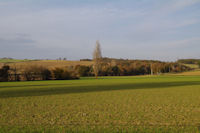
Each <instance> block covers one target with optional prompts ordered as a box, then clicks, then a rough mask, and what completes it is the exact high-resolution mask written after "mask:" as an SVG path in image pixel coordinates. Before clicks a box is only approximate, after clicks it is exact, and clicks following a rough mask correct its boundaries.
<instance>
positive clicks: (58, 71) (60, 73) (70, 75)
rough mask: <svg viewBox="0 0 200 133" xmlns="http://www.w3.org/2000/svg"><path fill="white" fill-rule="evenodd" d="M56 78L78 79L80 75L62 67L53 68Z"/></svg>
mask: <svg viewBox="0 0 200 133" xmlns="http://www.w3.org/2000/svg"><path fill="white" fill-rule="evenodd" d="M52 73H53V77H54V79H55V80H67V79H78V78H79V77H78V75H77V74H76V73H75V72H74V71H67V70H66V69H62V68H55V69H54V70H52Z"/></svg>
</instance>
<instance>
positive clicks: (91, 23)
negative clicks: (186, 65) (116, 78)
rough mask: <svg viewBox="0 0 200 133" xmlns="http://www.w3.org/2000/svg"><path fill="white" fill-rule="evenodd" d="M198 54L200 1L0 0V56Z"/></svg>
mask: <svg viewBox="0 0 200 133" xmlns="http://www.w3.org/2000/svg"><path fill="white" fill-rule="evenodd" d="M96 40H99V41H100V44H101V48H102V53H103V56H106V57H114V58H126V59H127V58H128V59H156V60H164V61H174V60H176V59H180V58H200V0H0V57H13V58H19V59H23V58H29V59H46V58H49V59H56V58H58V57H66V58H67V59H70V60H78V59H81V58H92V51H93V49H94V47H95V42H96Z"/></svg>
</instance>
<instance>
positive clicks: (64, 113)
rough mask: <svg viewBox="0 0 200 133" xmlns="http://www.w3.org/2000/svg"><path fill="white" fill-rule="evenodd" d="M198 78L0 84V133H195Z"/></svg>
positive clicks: (199, 106) (199, 107) (198, 110)
mask: <svg viewBox="0 0 200 133" xmlns="http://www.w3.org/2000/svg"><path fill="white" fill-rule="evenodd" d="M199 95H200V76H178V75H172V76H170V75H166V76H127V77H100V78H99V79H98V80H96V79H94V78H89V77H88V78H81V79H80V80H62V81H32V82H2V83H0V132H22V131H24V132H34V131H38V132H43V131H46V132H55V131H56V132H64V131H71V132H73V131H74V132H102V131H105V132H111V131H112V132H119V131H124V132H125V131H129V132H134V131H141V132H142V131H143V132H155V131H157V132H164V131H168V132H170V131H171V132H180V131H182V132H197V131H198V127H199V126H200V123H199V122H200V121H199V120H200V103H199V101H200V97H199Z"/></svg>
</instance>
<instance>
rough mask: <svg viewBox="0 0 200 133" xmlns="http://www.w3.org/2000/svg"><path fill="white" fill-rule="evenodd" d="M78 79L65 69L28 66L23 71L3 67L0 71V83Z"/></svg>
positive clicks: (76, 75) (6, 66)
mask: <svg viewBox="0 0 200 133" xmlns="http://www.w3.org/2000/svg"><path fill="white" fill-rule="evenodd" d="M68 79H79V76H78V74H77V73H76V72H74V71H69V70H68V69H66V68H54V69H51V70H50V69H48V68H46V67H43V66H37V65H33V66H28V67H26V68H23V69H17V68H16V67H10V66H8V65H4V66H3V67H2V68H1V69H0V81H3V82H5V81H34V80H68Z"/></svg>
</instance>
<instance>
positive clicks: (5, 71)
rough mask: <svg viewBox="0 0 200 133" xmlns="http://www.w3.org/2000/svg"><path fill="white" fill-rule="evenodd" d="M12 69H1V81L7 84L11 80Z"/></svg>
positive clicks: (7, 67)
mask: <svg viewBox="0 0 200 133" xmlns="http://www.w3.org/2000/svg"><path fill="white" fill-rule="evenodd" d="M9 70H10V67H9V66H7V65H5V66H3V67H2V68H1V69H0V81H2V82H6V81H8V79H9Z"/></svg>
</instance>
